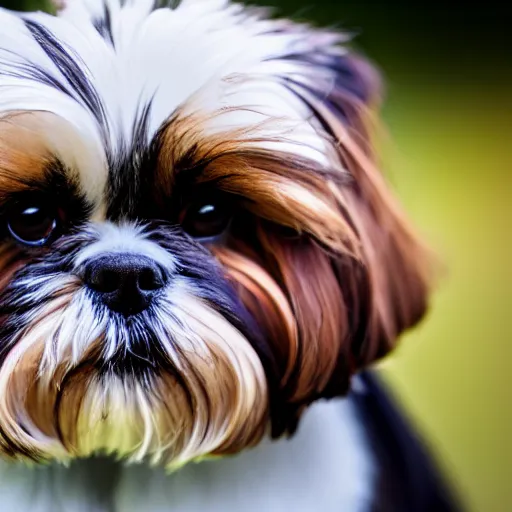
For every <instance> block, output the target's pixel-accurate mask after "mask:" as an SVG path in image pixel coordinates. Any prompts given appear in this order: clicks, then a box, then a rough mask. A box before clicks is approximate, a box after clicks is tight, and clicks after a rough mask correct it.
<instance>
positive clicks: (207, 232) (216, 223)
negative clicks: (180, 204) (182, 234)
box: [180, 200, 231, 239]
mask: <svg viewBox="0 0 512 512" xmlns="http://www.w3.org/2000/svg"><path fill="white" fill-rule="evenodd" d="M230 220H231V210H230V208H229V206H228V205H227V204H222V203H221V201H220V200H217V201H203V202H199V203H195V204H192V205H190V206H189V207H188V208H186V209H185V210H184V211H183V212H182V214H181V215H180V222H181V226H182V228H183V229H184V230H185V231H186V232H187V233H188V234H189V235H190V236H193V237H194V238H200V239H208V238H213V237H216V236H218V235H220V234H222V233H223V232H224V231H225V230H226V229H227V227H228V226H229V223H230Z"/></svg>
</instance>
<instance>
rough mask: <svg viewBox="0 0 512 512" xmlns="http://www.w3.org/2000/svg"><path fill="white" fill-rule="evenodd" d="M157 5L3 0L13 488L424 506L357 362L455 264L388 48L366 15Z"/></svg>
mask: <svg viewBox="0 0 512 512" xmlns="http://www.w3.org/2000/svg"><path fill="white" fill-rule="evenodd" d="M157 4H158V2H155V1H154V0H74V1H73V0H70V1H69V2H68V3H67V5H66V6H64V7H63V8H62V9H61V10H60V11H59V13H58V15H57V16H51V15H49V14H44V13H29V14H20V13H13V12H10V11H5V10H0V26H1V27H2V28H1V32H0V215H1V219H0V220H1V224H0V225H1V245H0V247H1V248H0V258H1V265H2V276H1V283H0V453H1V454H2V456H3V459H4V462H2V463H1V466H0V509H1V510H6V511H7V510H9V511H16V510H20V511H23V510H27V511H36V510H40V511H57V510H62V511H72V512H74V511H81V510H84V511H85V510H120V511H131V510H148V511H151V512H153V511H160V510H162V511H164V510H169V511H219V512H220V511H223V512H224V511H228V510H230V511H231V510H233V511H239V510H240V511H241V510H244V511H289V510H293V511H339V510H347V511H359V510H361V511H363V510H386V506H387V507H389V508H388V509H389V510H394V511H397V510H401V509H400V506H402V505H401V501H400V500H401V498H400V497H399V495H402V496H403V495H404V493H407V492H409V490H410V486H409V487H408V486H407V484H406V483H404V480H403V478H407V477H408V476H407V473H408V471H409V470H408V469H405V471H404V472H403V473H404V475H402V476H403V478H402V477H401V478H398V481H399V485H398V487H397V489H399V488H400V486H402V487H403V489H402V490H401V491H400V490H399V491H398V494H397V493H393V492H391V491H390V489H392V485H393V484H392V483H391V479H390V478H384V479H383V478H382V477H383V475H386V473H387V477H390V475H393V474H395V476H396V474H397V473H393V471H392V470H389V469H386V468H387V465H386V463H383V462H382V461H383V460H384V459H382V457H380V456H379V453H380V452H379V450H378V449H376V448H375V444H374V442H373V441H372V439H374V437H372V434H371V425H372V422H373V424H374V425H375V424H377V423H376V419H375V418H376V416H375V414H374V413H375V411H376V409H375V408H373V409H372V407H368V404H369V403H370V402H368V400H370V401H371V400H372V398H371V397H375V396H377V395H376V393H377V394H378V389H380V388H379V386H378V385H377V386H376V387H375V386H374V384H375V381H374V380H372V378H371V377H368V376H366V377H365V375H364V374H363V375H362V376H357V374H358V373H359V372H360V371H361V370H363V369H364V368H366V367H367V366H368V365H370V364H371V363H372V362H373V361H376V360H377V359H379V358H381V357H382V356H384V355H385V354H386V353H387V352H388V351H389V350H390V349H392V347H393V346H394V344H395V342H396V340H397V338H398V336H399V335H400V333H402V331H404V330H405V329H407V328H409V327H411V326H413V325H414V324H416V323H417V322H418V321H419V320H420V319H421V317H422V315H423V314H424V311H425V309H426V304H427V296H428V290H429V283H430V275H431V263H430V257H429V253H428V250H427V249H426V248H425V247H424V246H423V244H422V243H421V241H420V240H419V239H418V238H417V237H416V235H415V234H414V231H413V229H411V227H410V225H409V223H408V222H407V221H406V219H405V217H404V215H403V213H402V212H401V210H400V208H399V206H398V205H397V203H396V201H395V200H394V198H393V197H392V194H391V193H390V191H389V190H388V188H387V186H386V184H385V181H384V179H383V177H382V175H381V173H380V171H379V165H378V159H377V157H376V155H375V150H374V144H373V141H372V133H371V127H372V124H373V122H374V121H375V117H376V112H377V108H378V103H379V99H380V81H379V76H378V73H377V72H376V71H375V70H374V68H373V67H372V65H370V64H369V63H368V62H367V61H365V60H364V59H363V58H361V57H359V56H357V55H354V54H353V53H352V52H351V51H350V50H349V49H348V47H347V46H346V43H347V42H348V41H347V37H346V36H345V35H344V34H339V33H333V32H329V31H325V30H318V29H314V28H312V27H309V26H305V25H299V24H295V23H292V22H290V21H287V20H273V19H269V18H268V17H267V15H266V11H264V10H261V9H253V8H246V7H243V6H241V5H238V4H232V3H229V2H227V1H226V0H183V1H182V2H181V3H179V4H177V5H173V6H170V5H157ZM354 376H356V377H354ZM358 379H359V380H358ZM365 379H366V380H365ZM368 379H369V380H368ZM372 389H373V391H372ZM358 393H359V397H357V396H356V395H357V394H358ZM347 395H348V398H340V397H346V396H347ZM364 397H370V398H367V399H366V400H367V401H366V402H364V401H365V398H364ZM383 397H384V395H383ZM322 399H332V400H322ZM383 399H384V398H383ZM313 402H316V403H314V404H313ZM363 402H364V403H366V405H362V404H363ZM377 403H379V404H382V402H381V401H378V402H377ZM309 406H311V407H309ZM365 407H366V409H365ZM306 409H308V410H307V411H306ZM384 409H386V408H385V407H384ZM384 409H382V408H381V409H379V410H380V411H381V412H382V411H383V410H384ZM365 410H366V413H368V412H369V411H370V414H369V415H367V417H364V415H365ZM371 411H373V413H372V412H371ZM303 413H304V414H303ZM376 414H380V413H376ZM302 416H303V418H302ZM384 416H385V414H384ZM299 419H300V423H299ZM391 423H392V421H391ZM389 424H390V422H388V421H384V422H383V425H389ZM383 428H386V427H385V426H383ZM379 430H380V429H376V430H375V429H374V431H375V432H377V431H379ZM406 430H407V429H405V430H404V431H403V432H404V433H405V432H406ZM381 433H382V431H381ZM404 435H407V434H404ZM401 437H402V434H399V435H398V438H401ZM287 438H288V439H287ZM377 438H378V435H377V437H375V439H377ZM392 438H393V435H391V437H388V438H387V441H384V442H382V440H381V442H380V445H381V447H382V446H384V447H386V446H388V447H389V446H391V444H392V443H393V442H392V441H391V439H392ZM278 439H279V440H278ZM393 439H394V438H393ZM228 456H229V457H228ZM393 457H399V454H397V453H395V454H393V453H392V454H391V458H393ZM205 459H212V460H205ZM415 460H418V461H420V459H415ZM426 460H427V459H426V458H425V459H421V461H423V462H419V465H420V466H421V465H422V464H423V463H426V462H425V461H426ZM202 461H204V462H202ZM198 462H200V463H199V464H198ZM31 466H32V467H31ZM413 466H414V464H413ZM389 467H391V466H389ZM386 481H387V482H388V484H387V485H388V487H387V489H388V492H387V493H386V492H380V491H379V489H381V490H382V489H383V488H385V487H386V485H384V487H383V484H382V483H383V482H384V484H385V482H386ZM389 486H391V487H389ZM434 487H435V486H433V487H432V488H431V489H434ZM437 492H438V491H437V490H432V491H431V492H430V491H427V494H426V496H427V498H425V499H427V502H425V503H428V499H430V498H429V496H430V497H431V496H434V495H435V496H437ZM392 494H393V496H392V497H390V495H392ZM413 494H414V496H415V497H417V496H418V494H417V493H413ZM422 500H423V498H422ZM423 501H424V500H423ZM423 501H421V502H422V503H423ZM407 503H408V504H406V505H404V507H405V508H403V510H416V508H410V507H411V505H410V504H411V503H412V502H410V501H409V502H407ZM438 503H440V502H438ZM439 506H441V505H439ZM427 509H428V510H430V509H429V508H426V509H425V510H427ZM432 510H433V508H432ZM436 510H441V509H440V508H436Z"/></svg>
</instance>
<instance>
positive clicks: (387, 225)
mask: <svg viewBox="0 0 512 512" xmlns="http://www.w3.org/2000/svg"><path fill="white" fill-rule="evenodd" d="M303 59H304V61H305V62H306V63H307V64H309V65H311V64H313V65H316V66H318V65H320V66H322V67H323V68H324V69H325V67H327V68H328V69H329V70H331V71H333V72H334V75H335V77H336V79H335V81H334V83H333V84H332V86H331V87H330V89H329V90H328V91H327V93H326V90H325V87H317V86H316V85H315V82H314V81H313V80H312V81H311V83H309V84H308V83H305V82H301V83H300V84H295V86H296V87H295V90H296V92H297V93H298V94H299V95H300V96H301V97H302V98H303V99H304V101H306V102H307V103H308V104H309V106H310V107H311V109H312V110H313V112H314V113H315V116H316V118H317V119H318V121H319V122H320V123H321V125H322V127H323V129H324V130H325V131H326V132H327V133H328V134H329V135H330V136H331V137H332V138H333V139H334V141H335V144H336V146H337V148H338V155H339V159H340V161H341V163H342V165H343V167H344V168H345V169H346V170H348V171H349V173H350V176H351V178H352V182H351V183H350V184H349V185H348V186H347V185H342V186H339V187H338V186H334V185H333V186H332V188H331V191H332V192H333V193H334V194H335V195H337V196H338V199H339V204H340V205H342V206H341V209H342V212H341V213H342V215H343V216H344V217H345V219H346V220H347V222H348V223H349V224H350V225H351V226H352V229H353V230H354V232H355V233H356V236H357V238H358V239H359V243H360V247H359V255H358V257H353V256H352V255H334V256H332V257H331V264H332V269H333V271H334V274H335V275H336V278H337V280H338V283H339V288H340V292H341V297H342V299H341V303H342V304H343V309H344V314H343V315H341V318H342V319H343V320H342V321H343V322H346V323H347V325H343V326H339V327H338V329H339V337H340V338H341V339H339V340H338V353H339V357H338V364H337V365H336V367H335V368H334V369H333V372H332V374H331V375H332V377H331V379H330V381H329V382H327V383H326V384H325V386H324V387H323V390H321V391H320V392H319V393H318V392H317V396H316V397H318V396H334V395H339V394H343V393H344V392H345V391H346V381H345V379H340V375H341V374H346V372H347V369H348V370H349V372H350V373H352V372H355V371H357V370H358V369H360V368H362V367H365V366H367V365H369V364H370V363H372V362H374V361H375V360H377V359H379V358H381V357H383V356H384V355H385V354H387V353H388V352H389V351H390V350H391V349H392V348H393V347H394V345H395V343H396V340H397V338H398V336H399V335H400V334H401V333H402V332H403V331H404V330H406V329H408V328H410V327H412V326H413V325H415V324H416V323H417V322H418V321H419V320H420V319H421V318H422V316H423V315H424V313H425V311H426V308H427V297H428V292H429V285H430V282H431V277H432V268H433V267H432V262H433V260H432V258H431V256H432V254H431V252H430V250H429V249H428V248H427V247H426V246H425V245H424V244H423V243H422V241H421V240H420V239H419V238H418V237H417V235H416V233H415V232H414V230H413V228H412V227H411V226H410V224H409V222H408V220H407V219H406V217H405V215H404V214H403V212H402V211H401V209H400V207H399V205H398V203H397V201H396V200H395V198H394V197H393V194H392V193H391V191H390V189H389V188H388V185H387V184H386V182H385V180H384V177H383V175H382V173H381V172H380V170H379V167H378V159H377V156H376V154H375V153H376V151H375V144H374V140H373V138H372V137H373V129H374V128H375V124H376V123H375V121H376V120H377V118H378V108H379V106H380V99H381V80H380V76H379V74H378V72H377V71H376V69H375V68H374V67H373V66H372V65H371V64H370V63H369V62H368V61H367V60H366V59H364V58H362V57H360V56H356V55H353V54H346V55H329V54H318V53H316V54H315V53H312V54H311V55H304V56H303ZM317 261H318V260H317ZM332 304H333V307H334V310H338V309H339V307H340V306H339V304H340V301H339V299H336V301H335V302H334V303H332ZM332 313H333V314H336V313H337V311H332ZM327 314H328V312H324V315H327ZM325 342H326V343H327V344H332V343H331V340H325ZM321 351H322V352H323V354H324V355H325V357H328V358H332V346H329V347H324V348H323V349H321ZM320 358H321V357H320ZM320 366H321V365H320Z"/></svg>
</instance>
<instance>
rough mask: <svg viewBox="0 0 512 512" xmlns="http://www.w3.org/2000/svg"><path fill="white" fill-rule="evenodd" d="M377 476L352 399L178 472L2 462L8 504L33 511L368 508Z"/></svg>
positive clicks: (0, 484) (3, 503)
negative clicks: (287, 435) (280, 434)
mask: <svg viewBox="0 0 512 512" xmlns="http://www.w3.org/2000/svg"><path fill="white" fill-rule="evenodd" d="M374 480H375V474H374V465H373V461H372V457H371V453H370V451H369V448H368V446H367V441H366V438H365V436H364V434H363V432H362V431H361V429H360V424H359V422H358V419H357V417H356V411H355V410H354V407H353V405H352V403H351V402H350V401H341V400H336V401H331V402H325V403H318V404H316V405H314V406H312V407H311V409H310V410H309V411H308V412H307V413H306V415H305V417H304V419H303V421H302V423H301V425H300V428H299V431H298V433H297V434H296V435H295V437H294V438H293V439H292V440H289V441H286V440H282V441H278V442H270V441H264V442H262V444H261V445H259V446H258V447H257V448H255V449H253V450H250V451H246V452H244V453H242V454H240V455H238V456H234V457H231V458H225V459H221V460H217V461H208V462H202V463H199V464H189V465H188V466H185V467H184V468H183V469H182V470H180V471H178V472H177V473H175V474H173V475H170V476H166V475H165V474H164V473H163V472H161V471H157V470H151V469H149V468H147V467H143V466H132V467H121V466H119V465H117V464H116V463H113V462H105V461H99V460H95V461H84V462H81V463H79V464H75V465H73V466H72V467H71V468H69V469H66V468H62V467H49V468H37V469H28V468H24V467H12V466H11V467H4V466H0V510H9V511H13V512H16V511H20V512H23V511H30V512H35V511H37V512H56V511H60V510H62V511H66V512H68V511H69V512H79V511H84V512H85V511H98V512H99V511H119V512H132V511H148V512H157V511H158V512H159V511H162V512H164V511H166V512H167V511H168V512H200V511H201V512H226V511H242V510H243V511H244V512H253V511H254V512H262V511H272V512H274V511H275V512H280V511H282V512H285V511H286V512H287V511H290V510H293V511H294V512H317V511H322V512H331V511H332V512H334V511H336V512H337V511H340V510H347V511H351V512H352V511H354V512H357V511H364V510H368V509H369V506H370V502H371V497H372V494H373V492H372V490H373V482H374Z"/></svg>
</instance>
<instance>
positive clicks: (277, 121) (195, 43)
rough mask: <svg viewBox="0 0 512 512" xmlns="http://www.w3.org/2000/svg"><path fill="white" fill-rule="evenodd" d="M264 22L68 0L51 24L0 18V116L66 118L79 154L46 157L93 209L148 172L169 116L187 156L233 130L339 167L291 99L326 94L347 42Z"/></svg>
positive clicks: (234, 13) (218, 13) (214, 4)
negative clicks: (76, 176) (76, 178)
mask: <svg viewBox="0 0 512 512" xmlns="http://www.w3.org/2000/svg"><path fill="white" fill-rule="evenodd" d="M264 14H265V11H263V10H261V9H248V8H245V7H243V6H241V5H238V4H231V3H230V2H227V1H224V0H220V1H219V0H185V1H183V2H181V3H179V5H178V6H177V7H175V8H156V6H155V4H154V2H152V1H146V0H132V1H124V2H123V1H120V0H107V1H105V2H103V1H101V0H84V1H80V0H76V1H73V0H72V1H70V2H69V5H68V6H67V7H66V8H64V10H63V11H61V12H60V15H59V17H54V16H50V15H47V14H43V13H30V14H19V15H14V14H12V13H10V12H7V11H0V25H1V26H2V27H3V29H2V30H3V32H4V33H3V34H2V40H1V41H2V42H1V48H0V88H1V91H2V94H1V97H0V116H1V113H2V112H5V111H17V110H21V111H26V110H28V111H45V112H51V113H54V114H56V115H57V116H59V117H60V118H62V119H64V120H66V121H67V122H68V123H69V125H70V126H65V127H63V128H62V130H63V131H64V132H68V131H69V130H72V131H73V132H76V139H77V140H76V144H75V146H76V147H75V149H74V151H73V150H71V151H70V144H69V143H68V141H66V144H65V147H59V146H62V145H64V144H61V145H59V142H58V141H56V142H55V144H56V145H57V147H55V151H56V153H57V154H59V153H65V154H66V156H65V159H66V158H67V159H68V161H65V162H64V163H65V164H66V165H68V166H69V167H73V168H76V169H77V170H78V171H79V172H80V173H81V174H82V176H83V179H82V180H81V181H82V182H83V187H84V188H85V189H86V190H85V192H87V193H88V195H89V199H90V200H92V201H93V202H94V203H98V202H100V203H101V202H103V201H102V200H100V198H99V197H98V195H99V194H102V193H104V192H105V191H106V190H108V191H109V194H110V195H111V196H112V195H113V194H115V193H116V190H117V189H118V188H119V186H118V185H119V184H122V183H123V182H125V181H126V179H129V180H130V182H131V183H132V185H133V184H135V183H137V182H138V181H141V180H142V179H143V178H141V180H138V179H137V175H138V174H144V173H148V172H151V171H150V170H148V169H144V166H143V163H144V160H145V158H146V157H149V155H150V151H151V149H152V148H154V142H155V137H157V136H158V133H159V130H161V129H162V128H163V127H164V126H165V124H166V123H167V126H166V130H167V131H168V132H170V133H173V132H176V128H175V126H174V125H173V124H172V123H169V120H170V119H171V116H173V115H174V120H175V121H182V120H183V119H185V118H187V119H188V120H189V122H188V123H187V126H186V133H181V134H180V135H181V140H180V143H181V147H182V149H183V152H184V153H187V152H188V151H190V149H191V146H195V145H197V144H201V140H202V139H204V138H207V137H211V136H215V135H219V134H220V133H228V134H231V133H233V132H235V131H236V132H237V138H238V139H239V140H238V143H239V144H246V145H248V146H250V145H251V144H252V145H254V144H256V143H255V141H254V138H255V137H256V138H257V139H258V143H257V144H258V145H259V147H261V146H264V147H265V148H267V149H276V150H280V151H283V152H288V153H292V154H293V155H295V156H296V155H302V156H304V157H307V158H308V159H312V160H314V161H316V162H318V163H320V164H321V165H328V166H332V165H338V166H339V162H336V158H335V157H334V156H333V155H331V156H333V158H332V159H330V155H329V149H328V148H329V144H328V143H326V141H325V138H324V136H323V135H321V134H320V130H319V128H320V126H319V123H318V122H317V121H316V120H314V119H313V117H312V110H311V108H309V107H308V106H307V104H306V103H305V102H304V101H303V100H302V98H301V96H302V94H301V93H300V91H302V92H305V91H307V90H310V91H311V92H313V94H315V95H317V96H318V95H320V96H322V95H324V96H326V95H328V94H329V91H330V90H332V88H333V87H334V84H335V82H336V80H339V69H338V66H339V65H340V62H339V57H340V56H342V55H343V54H344V53H345V50H344V49H343V48H342V47H341V46H340V45H339V44H338V43H340V42H343V40H344V39H345V37H344V36H343V35H340V34H334V33H328V32H325V31H323V32H317V31H315V30H313V29H310V28H308V27H305V26H301V25H296V24H292V23H290V22H288V21H282V20H278V21H272V20H268V19H265V18H264V17H263V15H264ZM348 71H349V70H347V72H348ZM298 91H299V92H298ZM356 92H357V93H358V94H366V93H367V91H365V90H364V87H361V90H359V91H356ZM179 128H180V129H181V131H182V132H183V123H181V125H180V127H179ZM66 138H69V135H68V137H66ZM176 138H177V137H176V136H174V139H176ZM251 139H252V140H251ZM263 141H264V142H263ZM174 142H175V143H176V140H174ZM70 153H71V154H70ZM178 157H179V155H178ZM329 160H331V161H329ZM166 171H167V172H172V171H173V169H172V168H170V169H167V170H166ZM108 181H110V186H107V182H108ZM121 192H122V193H123V195H126V192H127V191H126V190H121ZM128 192H130V191H128ZM131 192H132V193H134V194H136V191H133V190H132V191H131Z"/></svg>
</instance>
